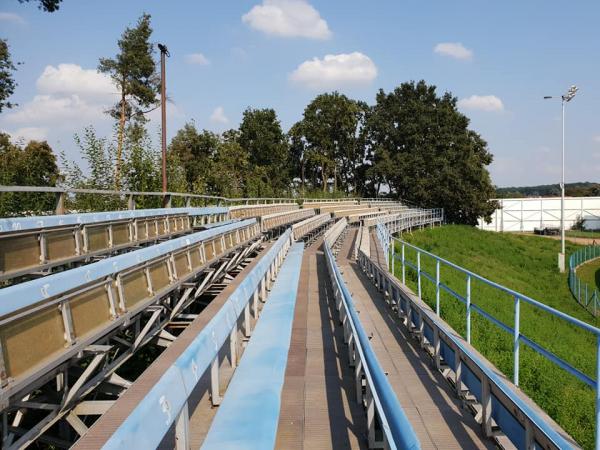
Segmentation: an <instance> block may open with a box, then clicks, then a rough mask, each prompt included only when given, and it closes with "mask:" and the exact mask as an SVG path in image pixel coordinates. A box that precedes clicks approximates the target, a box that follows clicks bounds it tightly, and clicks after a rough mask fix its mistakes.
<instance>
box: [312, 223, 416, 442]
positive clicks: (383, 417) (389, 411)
mask: <svg viewBox="0 0 600 450" xmlns="http://www.w3.org/2000/svg"><path fill="white" fill-rule="evenodd" d="M332 231H333V233H329V235H328V236H326V238H325V242H324V245H323V247H324V248H325V258H326V260H327V268H328V271H329V274H330V277H331V281H332V286H333V290H334V296H335V297H336V304H337V307H338V309H339V311H340V316H341V320H342V323H343V324H344V326H345V329H344V336H345V338H346V337H347V341H348V344H349V346H350V351H351V360H352V358H355V359H356V361H355V362H354V363H355V364H356V365H359V367H360V369H359V372H360V371H361V370H362V372H363V373H364V376H365V380H366V385H367V397H368V398H367V402H369V400H372V401H373V402H374V407H375V408H374V409H375V411H376V412H377V415H378V417H379V420H380V422H381V428H382V429H383V434H384V440H385V442H386V443H387V447H385V448H390V449H406V450H407V449H415V450H416V449H419V448H421V444H420V442H419V440H418V438H417V436H416V434H415V432H414V430H413V428H412V425H411V424H410V422H409V421H408V419H407V417H406V414H405V413H404V410H403V408H402V406H401V405H400V402H399V401H398V398H397V397H396V394H395V393H394V390H393V389H392V387H391V385H390V383H389V381H388V379H387V376H386V374H385V372H384V371H383V369H382V367H381V365H380V364H379V361H378V360H377V357H376V356H375V352H374V351H373V349H372V347H371V344H370V343H369V338H368V336H367V334H366V332H365V330H364V329H363V327H362V324H361V322H360V319H359V317H358V314H357V312H356V309H355V307H354V300H353V299H352V295H351V294H350V292H349V291H348V289H347V287H346V284H345V282H344V279H343V277H342V274H341V273H340V270H339V268H338V266H337V263H336V261H335V257H334V255H333V252H332V250H331V248H330V246H331V245H332V244H333V243H334V242H335V240H336V237H337V236H339V234H340V232H341V230H340V231H336V230H334V229H332ZM336 233H337V236H336ZM352 350H354V352H352ZM360 389H361V390H362V386H361V388H360ZM357 396H358V398H359V399H361V398H362V392H357ZM369 397H370V398H369ZM369 409H370V408H369ZM373 422H374V421H373V418H371V420H370V421H369V442H370V444H371V445H370V448H372V447H373V446H374V445H373V440H374V436H373V434H374V423H373Z"/></svg>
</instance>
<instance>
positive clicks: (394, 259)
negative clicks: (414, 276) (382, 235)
mask: <svg viewBox="0 0 600 450" xmlns="http://www.w3.org/2000/svg"><path fill="white" fill-rule="evenodd" d="M395 261H396V243H395V242H394V238H392V275H394V276H395V275H396V272H395V270H396V269H395V267H396V264H395Z"/></svg>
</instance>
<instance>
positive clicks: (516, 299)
mask: <svg viewBox="0 0 600 450" xmlns="http://www.w3.org/2000/svg"><path fill="white" fill-rule="evenodd" d="M377 236H378V239H379V240H380V243H381V246H382V248H383V250H384V253H385V254H386V255H388V256H389V258H391V260H392V261H400V263H401V271H402V272H401V273H402V275H401V280H402V284H406V268H407V267H409V268H411V269H413V270H414V271H415V272H416V275H417V295H418V298H419V299H422V279H423V278H425V279H426V280H428V281H430V282H431V283H433V284H434V285H435V288H436V295H435V311H436V315H438V316H439V315H440V292H441V291H442V290H443V291H445V292H447V293H448V294H450V295H451V296H452V297H454V298H455V299H457V300H459V301H460V302H461V303H463V304H464V305H465V320H466V332H465V339H466V341H467V342H468V343H471V312H472V311H474V312H476V313H478V314H479V315H480V316H481V317H483V318H485V319H486V320H488V321H490V322H492V323H493V324H495V325H497V326H498V327H499V328H500V329H502V330H504V331H506V332H508V333H510V334H512V344H513V383H514V384H515V385H516V386H518V385H519V366H520V358H519V350H520V344H521V343H523V344H525V345H526V346H527V347H529V348H530V349H531V350H533V351H534V352H536V353H538V354H539V355H541V356H543V357H544V358H545V359H547V360H548V361H550V362H552V363H553V364H555V365H557V366H558V367H560V368H562V369H563V370H565V371H567V372H568V373H569V374H571V375H573V376H574V377H575V378H577V379H578V380H580V381H581V382H583V383H585V384H586V385H588V386H589V387H591V388H592V389H594V390H595V405H596V417H595V423H596V427H595V429H596V449H600V437H599V436H598V428H599V425H600V389H599V386H598V381H597V380H598V379H599V374H600V329H598V328H596V327H594V326H593V325H590V324H588V323H586V322H583V321H581V320H579V319H576V318H574V317H571V316H569V315H568V314H565V313H563V312H561V311H558V310H556V309H554V308H552V307H550V306H548V305H545V304H544V303H541V302H539V301H537V300H534V299H532V298H530V297H528V296H526V295H524V294H521V293H520V292H517V291H514V290H512V289H510V288H507V287H506V286H502V285H500V284H498V283H495V282H493V281H491V280H488V279H487V278H484V277H482V276H480V275H477V274H476V273H474V272H471V271H470V270H467V269H464V268H463V267H460V266H458V265H457V264H454V263H452V262H450V261H448V260H446V259H444V258H441V257H439V256H437V255H435V254H433V253H430V252H428V251H426V250H423V249H421V248H419V247H417V246H415V245H412V244H409V243H408V242H406V241H403V240H402V239H398V238H395V237H393V236H392V235H391V233H390V232H389V231H388V230H387V229H386V227H385V226H384V225H383V224H378V225H377ZM395 243H398V244H399V245H400V248H401V253H400V255H396V253H395V247H396V245H395ZM407 248H409V249H412V250H413V251H415V252H416V259H417V263H416V264H413V263H412V262H410V261H408V259H407V258H406V249H407ZM422 255H423V256H426V257H429V258H431V259H433V260H434V261H435V265H436V273H435V275H432V274H430V273H428V272H426V271H425V270H424V269H423V266H422V264H421V256H422ZM389 258H386V259H389ZM440 266H446V267H450V268H452V269H454V270H456V271H458V272H460V273H462V274H464V275H465V284H466V286H465V292H466V294H465V295H461V294H459V293H457V292H456V291H454V290H453V289H452V288H450V286H448V285H447V284H445V283H444V282H442V280H441V277H440ZM474 280H477V281H479V282H481V283H483V284H485V285H487V286H490V287H492V288H494V289H496V290H499V291H501V292H504V293H506V294H508V295H509V296H510V297H512V298H513V317H514V324H513V326H512V327H511V326H510V325H508V324H506V323H504V322H502V321H501V320H499V319H497V318H495V317H493V316H491V315H490V314H488V313H486V312H485V311H483V310H482V309H481V308H479V307H478V306H477V305H474V304H473V303H472V302H471V284H472V281H474ZM522 302H523V303H526V304H528V305H531V306H532V307H534V308H535V309H538V310H540V311H544V312H546V313H549V314H551V315H552V316H554V317H556V318H558V319H561V320H564V321H565V322H567V323H569V324H571V325H574V326H576V327H577V328H579V329H581V330H584V331H586V332H589V333H592V334H593V335H594V336H595V338H596V380H594V379H592V378H591V377H589V376H588V375H586V374H585V373H583V372H582V371H580V370H579V369H577V368H575V367H574V366H572V365H571V364H570V363H568V362H567V361H565V360H564V359H562V358H560V357H559V356H557V355H555V354H554V353H553V352H552V351H550V350H548V349H547V348H545V347H544V345H542V344H539V343H537V342H535V341H533V340H532V339H530V338H528V337H526V336H524V335H523V334H522V332H521V331H520V307H521V303H522Z"/></svg>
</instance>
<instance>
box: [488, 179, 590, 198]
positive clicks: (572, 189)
mask: <svg viewBox="0 0 600 450" xmlns="http://www.w3.org/2000/svg"><path fill="white" fill-rule="evenodd" d="M565 195H567V196H568V197H596V196H600V183H591V182H588V181H586V182H580V183H567V184H565ZM559 196H560V186H559V185H558V184H542V185H540V186H521V187H503V188H499V187H497V188H496V197H497V198H519V197H559Z"/></svg>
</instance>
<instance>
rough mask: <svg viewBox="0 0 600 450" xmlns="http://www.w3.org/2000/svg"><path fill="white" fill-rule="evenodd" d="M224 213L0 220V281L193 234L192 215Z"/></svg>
mask: <svg viewBox="0 0 600 450" xmlns="http://www.w3.org/2000/svg"><path fill="white" fill-rule="evenodd" d="M226 215H227V209H226V208H219V207H207V208H170V209H146V210H131V211H111V212H102V213H84V214H66V215H56V216H37V217H20V218H9V219H0V280H3V279H9V278H13V277H17V276H20V275H24V274H27V273H32V272H36V271H38V272H39V271H42V270H45V269H49V268H51V267H55V266H57V265H62V264H66V263H69V262H74V261H77V260H81V259H85V258H90V257H92V256H97V255H102V254H105V253H108V252H113V251H116V250H120V249H124V248H127V247H132V246H135V245H141V244H144V243H148V242H152V241H156V240H159V239H164V238H171V237H174V236H177V235H180V234H184V233H189V232H191V231H192V227H193V220H194V217H200V216H217V217H220V218H224V217H226ZM201 222H204V220H201Z"/></svg>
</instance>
